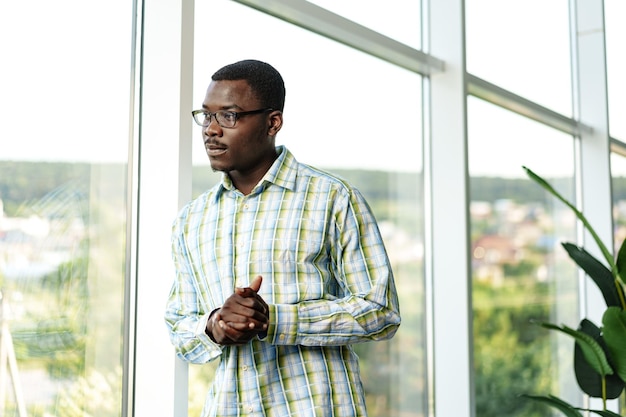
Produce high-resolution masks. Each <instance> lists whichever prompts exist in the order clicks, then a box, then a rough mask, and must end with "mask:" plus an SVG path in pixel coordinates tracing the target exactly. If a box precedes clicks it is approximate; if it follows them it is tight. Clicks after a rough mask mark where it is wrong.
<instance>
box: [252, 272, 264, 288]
mask: <svg viewBox="0 0 626 417" xmlns="http://www.w3.org/2000/svg"><path fill="white" fill-rule="evenodd" d="M262 282H263V277H262V276H261V275H257V276H256V278H254V279H253V280H252V282H251V283H250V288H251V289H252V290H254V292H259V289H261V283H262Z"/></svg>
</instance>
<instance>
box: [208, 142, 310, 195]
mask: <svg viewBox="0 0 626 417" xmlns="http://www.w3.org/2000/svg"><path fill="white" fill-rule="evenodd" d="M276 153H278V158H276V160H275V161H274V163H273V164H272V166H271V167H270V169H269V170H268V171H267V173H265V175H264V176H263V178H261V181H259V183H258V184H257V185H256V186H255V187H254V189H253V190H252V194H254V193H257V192H261V191H262V190H263V187H265V184H267V183H269V184H275V185H277V186H279V187H283V188H286V189H288V190H294V189H295V186H296V176H297V171H298V168H297V165H298V162H297V161H296V158H295V157H294V156H293V154H292V153H291V152H290V151H289V150H288V149H287V148H286V147H285V146H284V145H280V146H277V147H276ZM224 190H228V191H232V190H235V186H234V185H233V182H232V180H231V179H230V177H229V176H228V174H226V173H223V174H222V181H221V183H220V187H219V190H218V192H217V193H216V197H219V195H220V194H221V193H222V192H223V191H224Z"/></svg>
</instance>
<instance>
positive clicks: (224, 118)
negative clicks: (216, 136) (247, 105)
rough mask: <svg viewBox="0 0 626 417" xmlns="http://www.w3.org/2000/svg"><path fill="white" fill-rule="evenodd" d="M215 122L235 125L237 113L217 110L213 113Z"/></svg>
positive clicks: (221, 124)
mask: <svg viewBox="0 0 626 417" xmlns="http://www.w3.org/2000/svg"><path fill="white" fill-rule="evenodd" d="M215 118H216V119H217V123H219V125H220V126H222V127H235V122H237V113H235V112H232V111H218V112H217V113H215Z"/></svg>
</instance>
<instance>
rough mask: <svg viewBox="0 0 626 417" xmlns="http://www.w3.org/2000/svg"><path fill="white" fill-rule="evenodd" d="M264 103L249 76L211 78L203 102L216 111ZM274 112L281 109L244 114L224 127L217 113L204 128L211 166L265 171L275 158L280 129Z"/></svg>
mask: <svg viewBox="0 0 626 417" xmlns="http://www.w3.org/2000/svg"><path fill="white" fill-rule="evenodd" d="M261 107H262V106H261V103H260V102H259V100H258V99H257V98H256V97H255V95H254V93H253V92H252V90H251V88H250V86H249V85H248V83H247V81H245V80H235V81H213V82H211V84H210V85H209V88H208V89H207V93H206V97H205V99H204V103H203V104H202V108H203V109H204V110H206V111H208V112H213V113H214V112H217V111H221V110H227V111H233V112H245V111H252V110H258V109H260V108H261ZM274 113H279V112H272V113H270V112H265V113H259V114H250V115H246V116H242V117H241V118H237V122H236V124H235V126H234V127H233V128H226V127H221V126H220V125H219V124H218V123H217V121H216V120H215V117H213V118H212V119H211V123H209V125H208V126H206V127H203V128H202V137H203V139H204V145H205V148H206V152H207V155H208V156H209V161H210V162H211V167H212V168H213V169H214V170H216V171H223V172H228V173H232V174H236V175H240V176H244V177H245V176H253V175H255V173H258V172H259V171H263V173H264V172H265V171H264V170H267V169H268V168H269V166H271V163H272V162H273V160H274V155H275V149H274V138H273V135H275V134H276V132H277V131H278V129H280V127H278V129H275V126H274V123H275V121H274V117H273V116H272V115H273V114H274ZM281 122H282V118H281ZM268 164H269V165H268Z"/></svg>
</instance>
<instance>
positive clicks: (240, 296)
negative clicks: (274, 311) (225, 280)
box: [207, 275, 269, 346]
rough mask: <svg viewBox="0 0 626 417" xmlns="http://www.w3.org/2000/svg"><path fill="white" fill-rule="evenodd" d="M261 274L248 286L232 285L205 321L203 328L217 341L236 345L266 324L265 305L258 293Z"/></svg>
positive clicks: (258, 331)
mask: <svg viewBox="0 0 626 417" xmlns="http://www.w3.org/2000/svg"><path fill="white" fill-rule="evenodd" d="M262 281H263V278H262V277H261V276H260V275H259V276H257V277H256V278H255V279H253V280H252V282H251V283H250V286H249V287H245V288H235V292H234V293H233V294H232V295H231V296H230V297H228V298H227V299H226V301H225V302H224V305H223V306H222V307H221V308H220V309H219V310H217V311H216V312H215V313H213V315H212V316H211V318H210V319H209V321H208V323H207V331H208V333H209V334H210V335H212V337H213V340H214V341H215V342H217V343H218V344H220V345H226V346H240V345H244V344H246V343H248V342H249V341H250V340H252V339H253V338H254V337H256V336H257V335H258V334H260V333H265V332H266V331H267V327H268V325H269V308H268V306H267V304H266V303H265V300H263V298H262V297H261V296H260V295H259V294H258V291H259V289H260V288H261V282H262Z"/></svg>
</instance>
